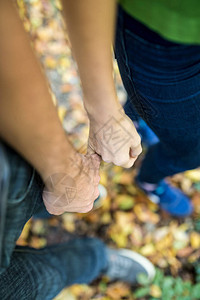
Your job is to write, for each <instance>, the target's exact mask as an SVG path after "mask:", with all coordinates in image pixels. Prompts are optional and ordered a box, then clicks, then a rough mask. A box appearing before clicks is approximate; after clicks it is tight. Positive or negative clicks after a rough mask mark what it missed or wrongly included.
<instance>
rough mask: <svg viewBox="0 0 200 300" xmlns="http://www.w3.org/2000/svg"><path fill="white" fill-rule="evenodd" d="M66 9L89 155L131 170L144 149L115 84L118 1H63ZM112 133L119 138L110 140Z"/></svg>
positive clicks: (112, 136) (113, 137)
mask: <svg viewBox="0 0 200 300" xmlns="http://www.w3.org/2000/svg"><path fill="white" fill-rule="evenodd" d="M63 5H64V13H65V16H66V23H67V28H68V33H69V37H70V41H71V44H72V50H73V54H74V56H75V59H76V62H77V65H78V70H79V74H80V78H81V82H82V88H83V94H84V105H85V109H86V111H87V113H88V117H89V120H90V136H89V140H88V145H89V146H88V153H92V152H96V153H98V154H99V155H101V157H102V159H103V160H104V161H106V162H113V163H114V164H116V165H120V166H124V167H131V166H132V165H133V163H134V161H135V160H136V158H137V156H138V155H139V154H140V153H141V145H140V137H139V135H138V134H137V132H136V129H135V127H134V125H133V123H132V121H131V120H130V119H129V118H128V117H127V116H126V115H125V113H124V111H123V108H122V107H121V105H120V103H119V101H118V98H117V95H116V91H115V85H114V80H113V60H112V50H111V48H112V44H113V40H114V33H115V23H116V0H95V1H94V0H84V1H83V0H63ZM105 124H109V126H108V128H106V126H105ZM109 130H110V132H115V135H112V134H111V135H110V136H109V137H108V135H107V138H106V137H105V132H108V131H109ZM104 131H105V132H104ZM123 141H126V142H123ZM120 142H121V146H120V147H119V143H120ZM117 147H119V151H118V150H117Z"/></svg>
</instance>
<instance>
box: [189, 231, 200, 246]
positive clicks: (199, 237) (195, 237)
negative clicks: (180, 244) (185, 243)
mask: <svg viewBox="0 0 200 300" xmlns="http://www.w3.org/2000/svg"><path fill="white" fill-rule="evenodd" d="M190 244H191V246H192V248H193V249H199V248H200V234H199V233H197V232H195V231H194V232H192V233H191V234H190Z"/></svg>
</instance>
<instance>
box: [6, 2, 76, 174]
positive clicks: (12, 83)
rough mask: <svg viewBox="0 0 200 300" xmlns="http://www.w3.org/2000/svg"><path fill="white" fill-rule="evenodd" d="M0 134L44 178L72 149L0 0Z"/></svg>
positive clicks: (19, 29)
mask: <svg viewBox="0 0 200 300" xmlns="http://www.w3.org/2000/svg"><path fill="white" fill-rule="evenodd" d="M0 136H1V138H3V139H4V140H5V141H6V142H7V143H9V144H10V145H11V146H13V147H14V148H15V149H16V150H17V151H18V152H19V153H21V154H22V155H23V156H24V157H25V158H26V159H27V160H28V161H29V162H30V163H31V164H32V165H33V166H34V167H35V168H36V169H37V170H38V171H39V173H40V174H41V176H42V177H43V179H44V178H46V177H47V176H48V175H49V173H52V172H54V169H57V168H59V167H62V166H63V163H64V162H65V161H66V158H67V157H69V156H70V155H73V154H74V152H75V151H74V150H73V148H72V146H71V145H70V143H69V142H68V140H67V138H66V134H65V132H64V130H63V128H62V125H61V123H60V121H59V119H58V116H57V112H56V108H55V107H54V105H53V102H52V99H51V96H50V93H49V91H48V86H47V81H46V78H45V76H44V74H43V72H42V70H41V68H40V65H39V62H38V61H37V58H36V57H35V55H34V53H33V51H32V49H31V46H30V41H29V38H28V36H27V34H26V33H25V31H24V28H23V25H22V22H21V21H20V19H19V16H18V13H17V10H16V8H15V7H14V5H13V3H12V1H10V0H9V1H8V0H5V1H0Z"/></svg>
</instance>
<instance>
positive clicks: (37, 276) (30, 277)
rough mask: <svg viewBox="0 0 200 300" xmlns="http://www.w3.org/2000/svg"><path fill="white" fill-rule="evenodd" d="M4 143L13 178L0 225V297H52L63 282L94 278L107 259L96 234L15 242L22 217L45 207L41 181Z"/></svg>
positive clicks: (24, 219)
mask: <svg viewBox="0 0 200 300" xmlns="http://www.w3.org/2000/svg"><path fill="white" fill-rule="evenodd" d="M5 149H6V151H5V152H6V156H7V159H8V162H9V166H10V176H11V178H10V183H9V194H8V199H7V208H6V218H5V226H4V232H1V231H0V234H1V235H3V238H2V239H1V240H2V242H3V245H2V250H3V257H2V263H1V265H0V299H2V300H6V299H8V300H29V299H30V300H31V299H33V300H36V299H37V300H41V299H44V300H45V299H49V300H50V299H53V298H54V297H55V296H56V295H57V294H58V293H59V292H60V291H61V290H62V289H63V288H64V287H66V286H69V285H72V284H74V283H89V282H91V281H92V280H93V279H95V278H97V277H98V275H100V273H101V272H102V271H103V270H104V269H105V268H106V264H107V261H106V254H105V245H104V244H103V243H102V242H101V241H100V240H98V239H95V238H74V239H72V240H70V241H69V242H67V243H63V244H58V245H55V246H48V247H45V248H43V249H39V250H38V249H33V248H30V247H22V246H17V247H16V246H15V244H16V241H17V239H18V237H19V236H20V234H21V231H22V229H23V227H24V225H25V223H26V222H27V221H28V220H29V219H30V218H31V216H32V215H33V214H35V213H37V212H38V210H40V209H41V208H42V207H43V201H42V190H43V182H42V180H41V178H40V177H39V175H38V174H37V173H36V172H35V170H34V169H33V168H32V167H31V166H30V165H29V164H28V163H27V162H26V161H25V160H24V159H22V158H21V157H20V156H19V155H18V154H17V153H16V152H15V151H13V150H12V149H11V148H9V147H7V146H5ZM0 230H1V228H0Z"/></svg>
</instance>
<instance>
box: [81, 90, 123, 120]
mask: <svg viewBox="0 0 200 300" xmlns="http://www.w3.org/2000/svg"><path fill="white" fill-rule="evenodd" d="M84 107H85V110H86V112H87V115H88V117H89V119H90V120H92V119H95V120H96V121H99V122H101V120H105V119H106V118H109V117H111V116H112V115H113V114H115V113H116V112H118V111H120V110H121V109H122V106H121V104H120V103H119V100H118V98H117V95H116V94H115V93H110V94H108V93H101V94H100V93H99V94H98V95H95V96H94V97H93V98H92V99H91V97H90V96H89V97H88V98H87V99H86V98H85V100H84Z"/></svg>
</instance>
